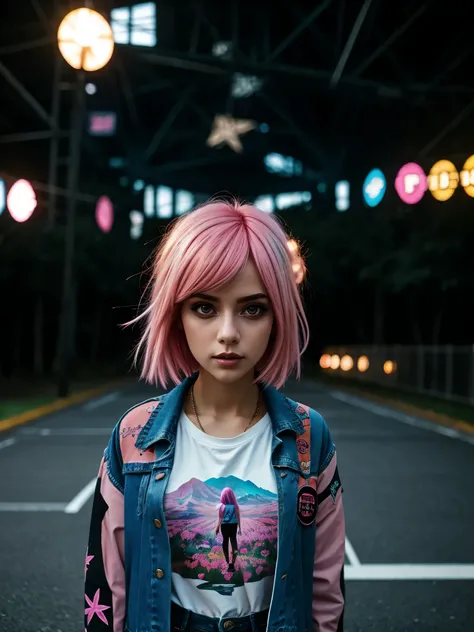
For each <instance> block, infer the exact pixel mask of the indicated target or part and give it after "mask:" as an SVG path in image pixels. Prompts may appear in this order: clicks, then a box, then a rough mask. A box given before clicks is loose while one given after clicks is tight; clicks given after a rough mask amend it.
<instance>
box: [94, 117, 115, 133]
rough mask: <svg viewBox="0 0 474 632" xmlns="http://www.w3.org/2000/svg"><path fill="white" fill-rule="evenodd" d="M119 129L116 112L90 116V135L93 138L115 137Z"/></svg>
mask: <svg viewBox="0 0 474 632" xmlns="http://www.w3.org/2000/svg"><path fill="white" fill-rule="evenodd" d="M116 129H117V115H116V113H115V112H91V113H90V114H89V134H90V135H91V136H113V135H114V134H115V131H116Z"/></svg>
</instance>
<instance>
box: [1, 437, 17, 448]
mask: <svg viewBox="0 0 474 632" xmlns="http://www.w3.org/2000/svg"><path fill="white" fill-rule="evenodd" d="M14 443H16V439H15V437H11V439H5V440H4V441H0V450H1V449H2V448H9V447H10V446H11V445H13V444H14Z"/></svg>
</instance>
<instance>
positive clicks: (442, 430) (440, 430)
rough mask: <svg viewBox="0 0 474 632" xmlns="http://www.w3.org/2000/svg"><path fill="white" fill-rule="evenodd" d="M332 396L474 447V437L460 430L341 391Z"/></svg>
mask: <svg viewBox="0 0 474 632" xmlns="http://www.w3.org/2000/svg"><path fill="white" fill-rule="evenodd" d="M330 395H331V397H333V398H334V399H338V400H339V401H341V402H344V403H345V404H349V405H350V406H355V407H356V408H364V409H365V410H368V411H369V412H371V413H373V414H374V415H380V416H381V417H390V418H391V419H395V421H401V422H402V423H404V424H408V425H409V426H414V427H415V428H422V429H423V430H429V431H430V432H436V433H437V434H441V435H444V436H445V437H449V438H451V439H459V440H460V441H465V442H466V443H470V444H472V445H474V436H470V435H468V434H464V433H462V432H459V431H458V430H454V429H453V428H446V427H444V426H439V425H437V424H435V423H430V422H429V421H425V420H424V419H418V418H416V417H412V416H411V415H406V414H405V413H402V412H399V411H398V410H393V409H392V408H389V407H385V406H379V405H378V404H373V403H372V402H369V401H366V400H364V399H359V398H358V397H354V396H353V395H346V394H345V393H340V392H339V391H330Z"/></svg>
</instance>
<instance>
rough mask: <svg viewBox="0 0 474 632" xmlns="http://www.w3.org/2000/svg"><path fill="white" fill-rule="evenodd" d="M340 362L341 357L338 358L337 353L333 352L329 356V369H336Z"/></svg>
mask: <svg viewBox="0 0 474 632" xmlns="http://www.w3.org/2000/svg"><path fill="white" fill-rule="evenodd" d="M340 363H341V359H340V358H339V356H338V355H336V354H334V355H332V356H331V364H330V367H331V369H334V370H336V369H338V368H339V365H340Z"/></svg>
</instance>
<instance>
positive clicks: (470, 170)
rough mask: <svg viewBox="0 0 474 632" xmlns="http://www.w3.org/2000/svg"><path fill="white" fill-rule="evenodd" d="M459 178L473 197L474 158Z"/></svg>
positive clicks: (467, 163) (467, 162)
mask: <svg viewBox="0 0 474 632" xmlns="http://www.w3.org/2000/svg"><path fill="white" fill-rule="evenodd" d="M459 177H460V181H461V186H462V187H463V188H464V191H466V193H467V194H468V195H469V196H470V197H474V156H470V157H469V158H468V159H467V160H466V162H465V163H464V167H463V169H462V171H461V173H460V174H459ZM0 206H1V204H0ZM0 212H1V208H0Z"/></svg>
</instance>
